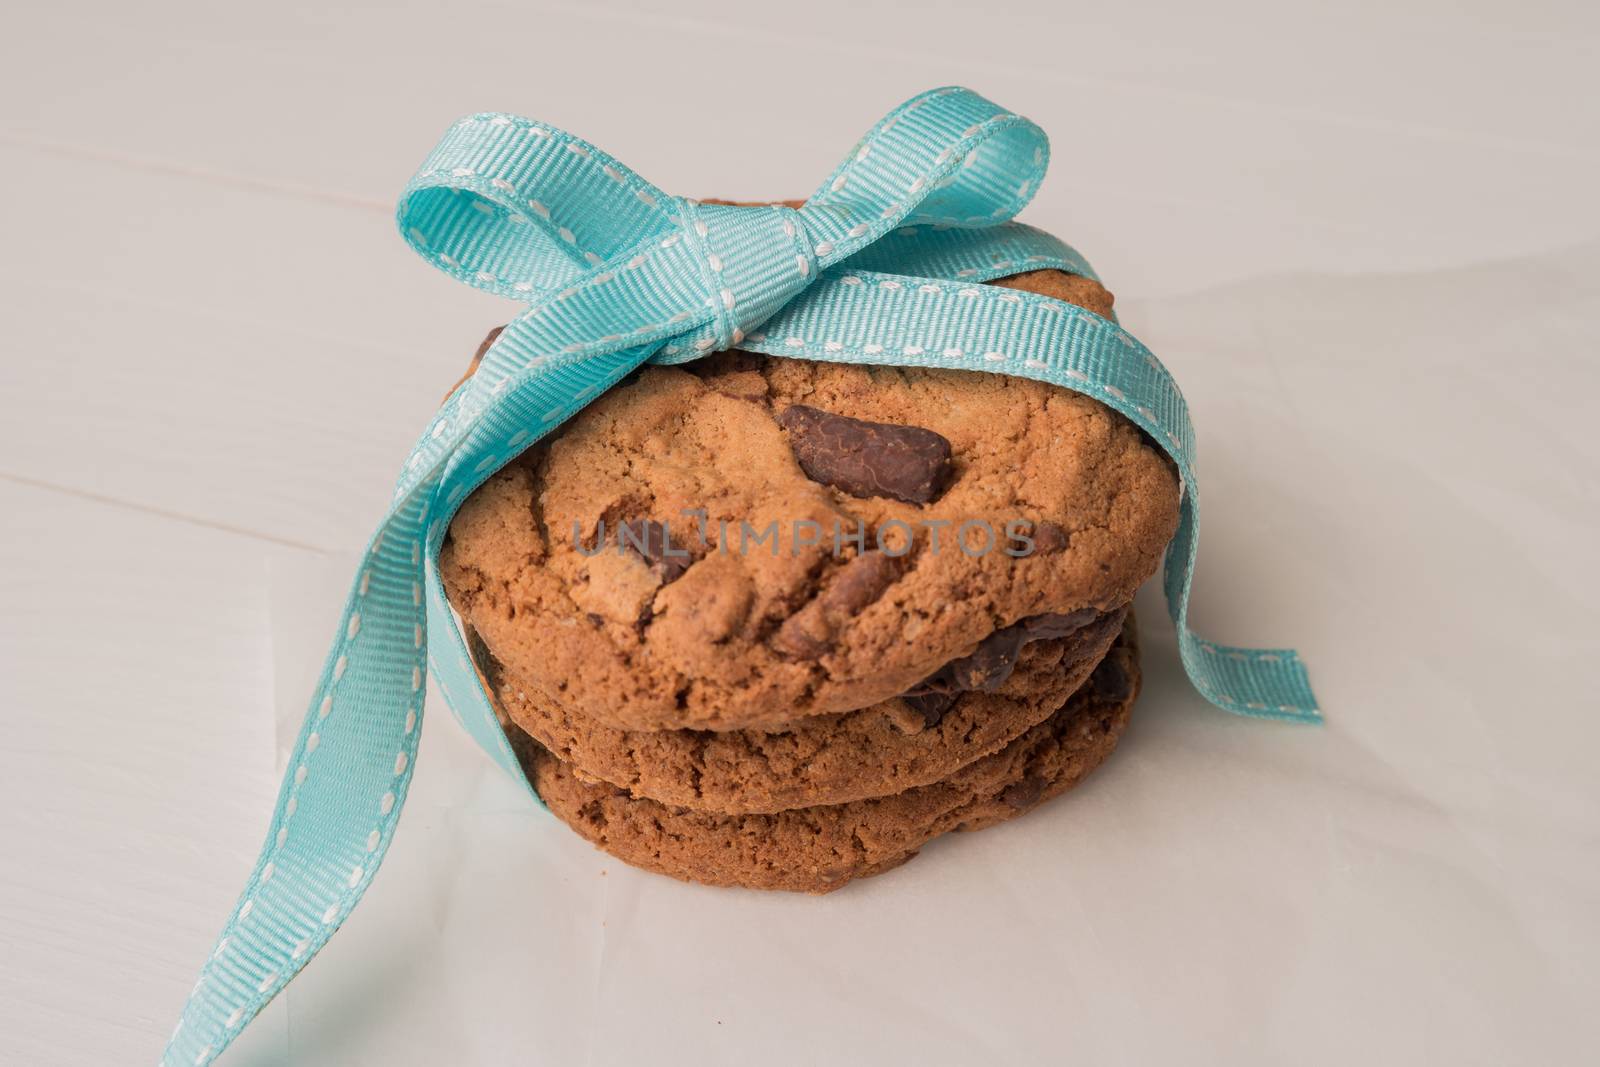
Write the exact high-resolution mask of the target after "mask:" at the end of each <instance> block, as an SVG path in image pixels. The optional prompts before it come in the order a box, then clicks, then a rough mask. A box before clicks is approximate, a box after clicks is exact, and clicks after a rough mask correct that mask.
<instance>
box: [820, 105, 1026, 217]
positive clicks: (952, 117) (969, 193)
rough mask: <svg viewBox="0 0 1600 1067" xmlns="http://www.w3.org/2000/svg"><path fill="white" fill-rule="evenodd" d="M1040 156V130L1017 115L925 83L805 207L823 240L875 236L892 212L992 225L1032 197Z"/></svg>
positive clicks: (886, 118)
mask: <svg viewBox="0 0 1600 1067" xmlns="http://www.w3.org/2000/svg"><path fill="white" fill-rule="evenodd" d="M935 102H937V106H929V105H932V104H934V103H935ZM1049 155H1050V151H1049V139H1048V138H1046V136H1045V134H1044V131H1043V130H1041V129H1040V128H1039V127H1038V126H1035V125H1034V124H1033V123H1032V122H1029V121H1028V120H1027V119H1025V118H1023V117H1022V116H1020V115H1015V114H1012V113H1011V112H1009V111H1007V110H1006V109H1005V108H1002V107H1000V106H999V105H998V104H996V103H994V102H992V101H990V100H987V99H985V98H984V97H982V96H980V95H978V94H977V93H975V92H972V91H971V90H970V89H961V88H945V89H935V90H932V91H931V92H927V93H923V94H922V95H920V96H916V97H913V98H912V99H910V100H908V101H906V102H905V103H904V104H902V105H901V106H899V107H898V108H896V109H895V110H893V111H891V112H890V113H889V114H888V115H886V116H884V118H883V119H882V120H881V121H880V122H879V123H878V124H877V125H876V126H874V127H873V128H872V129H871V130H870V131H868V133H867V135H866V136H865V137H863V138H862V139H861V140H860V141H859V142H857V144H856V147H855V148H854V149H853V150H852V151H851V153H850V155H849V156H848V157H846V159H845V161H844V162H843V163H841V164H840V165H839V167H838V168H837V169H836V170H835V171H834V172H833V173H832V174H831V175H829V176H828V179H827V180H826V181H825V182H823V183H822V186H821V187H820V188H819V189H818V190H817V191H816V192H815V193H814V194H812V196H811V198H810V200H808V201H807V203H806V209H807V214H808V216H810V217H811V219H812V229H813V230H814V231H815V232H816V233H817V234H818V236H819V239H820V240H821V241H822V242H824V244H827V243H838V242H839V241H840V239H841V238H860V237H866V236H868V235H869V234H870V235H871V238H869V239H875V238H876V237H877V236H881V235H882V234H883V233H886V232H888V231H889V230H890V229H892V228H893V227H894V226H896V225H898V224H899V223H900V222H901V221H902V220H909V221H913V222H927V223H938V224H942V225H949V226H973V227H982V226H995V225H998V224H1000V223H1003V222H1005V221H1007V220H1008V219H1010V218H1011V217H1012V216H1014V215H1015V214H1016V213H1017V212H1019V211H1021V210H1022V208H1023V207H1024V206H1026V205H1027V203H1028V201H1029V200H1031V199H1032V198H1033V194H1034V193H1035V192H1036V191H1037V190H1038V188H1039V181H1040V179H1041V178H1043V176H1044V172H1045V168H1046V166H1047V165H1048V163H1049ZM863 224H865V225H863ZM858 247H859V246H858Z"/></svg>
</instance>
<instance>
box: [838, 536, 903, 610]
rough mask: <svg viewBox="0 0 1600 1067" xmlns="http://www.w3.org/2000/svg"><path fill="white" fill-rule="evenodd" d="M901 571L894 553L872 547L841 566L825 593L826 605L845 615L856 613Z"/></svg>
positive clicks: (885, 587)
mask: <svg viewBox="0 0 1600 1067" xmlns="http://www.w3.org/2000/svg"><path fill="white" fill-rule="evenodd" d="M899 574H900V565H899V564H898V563H897V562H896V561H895V558H894V557H893V556H890V555H889V554H887V553H885V552H880V551H878V550H877V549H873V550H872V551H870V552H863V553H861V555H859V556H857V557H856V558H855V559H852V560H851V561H850V562H848V563H846V564H845V565H844V566H843V567H840V568H839V573H838V574H837V575H836V576H835V577H834V579H833V584H832V585H830V586H828V591H827V592H826V593H824V594H822V602H823V605H824V606H825V607H827V608H829V609H831V610H833V611H837V612H839V613H841V614H844V615H855V614H857V613H859V612H860V611H862V609H864V608H866V606H867V605H869V604H871V603H872V602H873V601H875V600H877V599H878V598H879V597H880V596H882V595H883V591H884V590H885V589H887V588H889V586H890V585H892V584H894V580H895V578H896V577H898V576H899Z"/></svg>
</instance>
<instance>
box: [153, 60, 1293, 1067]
mask: <svg viewBox="0 0 1600 1067" xmlns="http://www.w3.org/2000/svg"><path fill="white" fill-rule="evenodd" d="M750 148H751V150H760V149H762V148H763V145H762V144H761V143H752V144H751V145H750ZM1047 156H1048V151H1047V146H1046V142H1045V138H1044V134H1043V133H1041V132H1040V131H1039V129H1038V128H1037V127H1036V126H1034V125H1033V124H1032V123H1030V122H1028V121H1027V120H1026V119H1023V118H1020V117H1018V116H1016V115H1013V114H1011V113H1009V112H1007V111H1006V110H1004V109H1003V108H1000V107H998V106H997V105H995V104H993V103H991V102H989V101H988V100H985V99H984V98H983V97H981V96H978V95H977V94H976V93H972V92H968V91H967V90H964V89H938V90H934V91H933V92H929V93H924V94H922V95H921V96H918V97H915V98H914V99H912V100H910V101H908V102H907V103H905V104H903V105H901V106H900V107H898V108H896V109H895V110H894V111H892V112H890V113H889V114H888V115H887V116H886V117H885V118H884V119H883V120H882V121H880V122H879V123H878V124H877V125H876V126H874V127H873V128H872V129H871V130H870V131H869V132H868V133H867V135H866V136H865V137H863V138H862V139H861V140H860V141H859V142H857V144H856V145H855V147H854V148H853V149H851V151H850V153H849V154H848V155H847V156H846V157H845V159H844V161H843V162H842V163H840V164H839V166H838V167H837V168H835V169H834V171H833V173H832V174H830V175H829V176H828V177H827V178H826V179H824V181H823V182H822V184H821V186H819V187H818V189H817V191H816V192H815V193H813V194H812V195H811V197H810V198H808V199H807V200H806V202H805V204H804V206H802V207H801V208H799V209H797V210H796V209H790V208H786V207H760V208H737V207H729V206H726V205H717V204H703V203H697V202H694V201H689V200H682V199H679V198H677V197H673V196H669V195H668V194H666V193H664V192H662V191H661V190H660V189H658V188H656V187H655V186H654V185H651V184H650V183H649V182H646V181H645V180H644V179H642V178H640V177H639V176H638V175H637V174H635V173H634V172H633V171H632V170H630V169H629V168H627V167H626V166H624V165H623V164H622V163H620V162H618V161H617V160H615V159H613V158H611V157H610V156H608V155H606V154H605V153H604V152H602V151H600V150H599V149H598V148H596V147H594V146H593V145H591V144H588V143H587V142H585V141H582V140H579V139H578V138H576V137H573V136H572V135H570V134H567V133H564V132H562V131H560V130H557V129H555V128H554V127H551V126H547V125H544V124H542V123H538V122H534V121H532V120H529V119H522V118H516V117H514V116H510V115H498V114H485V115H474V116H471V117H470V118H466V119H463V120H461V121H460V122H458V123H456V124H455V125H454V126H452V127H451V128H450V130H449V131H447V133H446V134H445V136H444V138H443V140H441V141H440V143H439V145H438V146H437V147H436V148H435V149H434V151H433V153H432V154H431V155H430V156H429V157H428V159H427V161H426V162H425V163H424V164H423V167H422V169H421V170H420V171H419V172H418V174H417V175H416V176H415V177H414V178H413V179H412V181H411V183H410V185H409V186H407V188H406V190H405V193H404V195H403V196H402V198H401V201H400V209H399V220H400V227H401V231H402V232H403V233H404V234H405V237H406V240H407V241H408V242H409V243H410V244H411V247H412V248H414V249H415V250H416V251H417V252H418V253H419V254H420V255H422V256H423V257H425V258H426V259H427V260H428V261H429V262H430V263H432V264H434V265H435V266H437V267H438V268H440V269H441V270H444V271H445V272H447V273H448V274H450V275H452V276H453V277H455V278H457V279H459V280H461V281H463V282H466V283H467V284H469V285H473V286H476V287H478V288H481V289H486V290H488V291H490V292H494V293H498V294H500V295H502V296H507V297H511V298H513V299H516V300H518V301H521V302H523V303H525V304H526V305H527V306H526V308H525V310H524V311H523V312H522V313H521V314H519V315H518V316H516V318H514V319H513V320H512V322H511V323H510V324H509V325H508V326H507V327H506V328H505V330H504V331H502V332H501V334H500V336H499V339H498V340H497V341H496V342H495V344H494V345H493V346H492V347H491V348H490V349H489V351H488V352H487V353H485V355H484V359H483V361H482V363H481V364H480V366H479V368H478V370H477V372H476V373H474V374H473V375H472V377H471V378H469V379H468V380H467V382H466V383H464V384H463V385H462V387H461V388H459V389H457V390H456V391H455V393H453V394H452V395H451V397H450V398H449V399H448V400H447V401H446V402H445V404H444V405H443V406H442V407H441V408H440V410H439V412H438V413H437V414H436V415H435V416H434V418H433V420H432V421H431V422H430V423H429V425H428V427H427V428H426V429H425V430H424V432H423V434H422V436H421V438H420V439H419V440H418V442H417V444H416V446H415V447H414V448H413V450H412V453H411V455H410V456H409V457H408V458H407V460H406V463H405V467H404V469H403V471H402V473H401V476H400V478H399V482H398V484H397V486H396V488H395V500H394V503H393V505H392V506H391V507H390V509H389V512H388V514H386V515H385V516H384V519H383V522H382V523H381V525H380V526H379V527H378V530H377V532H376V533H375V534H374V535H373V538H372V540H371V541H370V542H369V544H368V546H367V551H366V555H365V559H364V561H363V563H362V565H361V569H360V571H359V572H358V573H357V575H356V578H355V580H354V581H353V582H352V584H351V588H350V593H349V596H348V598H347V601H346V605H345V610H344V614H343V615H342V617H341V618H340V621H339V625H338V627H337V629H336V631H335V635H336V636H335V640H334V643H333V646H332V648H330V650H329V652H328V657H327V660H326V661H325V663H324V666H323V670H322V674H321V675H320V677H319V679H318V682H317V688H316V691H315V692H314V693H313V694H312V697H311V701H310V705H309V708H308V710H307V713H306V718H305V722H304V725H303V726H302V727H301V731H300V735H299V739H298V741H297V742H296V744H295V748H294V751H293V752H292V753H291V755H290V759H289V767H290V768H291V769H290V771H289V773H288V775H287V777H286V778H285V780H284V783H283V786H282V787H281V789H280V792H279V794H278V800H277V806H276V808H275V809H274V811H273V816H272V821H271V824H270V826H269V828H268V831H267V839H266V843H265V845H264V846H263V848H262V851H261V855H260V858H259V859H258V860H257V862H256V867H255V869H254V871H253V872H252V874H251V876H250V881H249V884H248V885H247V887H246V889H245V891H244V893H243V894H242V895H241V896H240V898H239V902H238V904H237V905H236V906H235V909H234V911H233V913H232V915H231V916H230V918H229V920H228V922H227V923H226V925H225V926H224V928H223V932H222V936H221V937H220V939H219V940H218V942H217V945H216V948H215V950H214V951H213V953H212V956H211V958H210V959H209V960H208V961H207V963H206V965H205V967H204V969H203V971H202V973H201V978H200V981H199V982H198V983H197V984H196V986H195V992H194V994H193V996H192V997H191V999H190V1001H189V1004H188V1005H187V1006H186V1008H185V1010H184V1015H183V1018H182V1020H181V1021H180V1023H179V1026H178V1030H177V1031H176V1032H175V1034H174V1035H173V1039H172V1042H171V1044H170V1045H169V1047H168V1049H167V1058H166V1062H169V1063H175V1064H183V1065H185V1067H187V1065H189V1064H204V1063H208V1062H210V1060H211V1059H212V1058H213V1057H214V1056H215V1055H216V1054H217V1053H219V1052H220V1051H221V1050H222V1049H223V1048H224V1047H226V1046H227V1044H228V1043H229V1042H230V1041H231V1040H232V1039H233V1037H234V1036H235V1035H237V1033H238V1032H239V1030H240V1029H241V1028H243V1027H244V1026H245V1025H246V1024H247V1023H248V1022H249V1020H250V1019H251V1018H252V1017H253V1016H254V1015H255V1014H256V1012H258V1011H259V1010H260V1009H261V1007H262V1005H264V1004H265V1003H266V1002H267V1001H268V1000H269V999H271V997H272V996H273V995H274V994H276V993H277V991H278V990H279V989H281V988H283V986H284V985H286V984H287V983H288V982H289V980H290V979H291V978H292V977H293V976H294V975H295V974H296V973H297V972H298V971H299V969H300V968H301V967H303V966H304V965H305V963H306V962H307V961H308V960H310V959H311V957H312V956H314V955H315V954H316V952H317V951H318V949H320V948H321V946H322V945H323V944H324V943H325V942H326V941H327V940H328V938H329V937H330V936H332V934H333V932H334V930H335V929H336V928H337V927H338V925H339V924H340V923H342V922H343V921H344V918H345V917H346V916H347V915H348V914H349V913H350V910H351V909H352V908H354V907H355V905H356V902H357V901H358V900H359V899H360V898H361V895H362V894H363V893H364V892H365V890H366V887H367V885H368V884H369V883H370V881H371V879H372V877H373V874H374V873H375V872H376V870H377V867H378V864H379V862H380V861H381V860H382V858H383V856H384V854H385V852H386V851H387V849H388V846H389V841H390V839H391V837H392V835H393V833H394V828H395V822H396V820H397V818H398V816H399V813H400V809H401V807H402V805H403V804H404V801H405V796H406V790H407V788H408V786H409V783H410V780H411V775H412V773H413V769H414V767H415V756H416V745H417V741H418V738H419V737H420V734H421V726H422V711H423V697H424V695H425V692H426V680H427V676H428V673H429V669H430V667H431V669H432V672H433V673H434V675H435V677H436V678H437V680H438V683H439V685H440V687H441V688H442V689H443V690H444V693H445V695H446V697H447V698H448V700H449V704H450V707H451V710H452V711H453V712H454V713H455V716H456V718H457V719H458V720H459V721H460V722H461V724H462V725H463V727H464V728H465V729H466V730H467V732H468V733H469V734H471V735H472V737H473V738H474V739H476V740H477V741H478V743H479V744H480V745H481V746H482V747H483V749H484V751H486V752H487V753H489V755H490V756H491V757H492V758H494V759H495V760H496V761H498V762H499V763H500V765H501V766H502V767H504V768H505V769H506V770H507V771H508V772H509V773H510V774H511V775H513V776H514V777H515V778H516V779H517V780H518V781H522V782H524V784H526V779H525V778H524V777H523V775H522V773H521V769H520V767H519V765H518V763H517V760H516V757H515V756H514V755H513V753H512V751H511V748H510V745H509V743H508V741H507V739H506V735H505V732H504V730H503V729H502V728H501V726H500V723H499V720H498V719H497V717H496V715H495V712H494V709H493V708H492V707H491V706H490V705H489V703H488V699H487V697H486V696H485V694H484V691H483V689H482V687H481V686H480V685H479V684H478V681H477V677H476V674H475V672H474V668H473V665H472V660H471V657H470V656H469V655H468V653H467V651H466V646H465V643H464V641H463V639H462V635H461V632H460V630H459V628H458V627H457V626H456V623H455V620H454V618H453V616H452V614H451V611H450V607H449V605H448V603H447V601H446V600H445V597H444V591H443V587H442V585H441V583H440V580H439V574H438V567H437V560H438V552H439V548H440V546H441V544H442V543H443V540H444V536H445V530H446V528H447V524H448V523H449V521H450V518H451V516H452V515H453V514H454V513H455V510H456V508H457V507H458V506H459V505H460V504H461V502H462V501H463V500H464V499H465V498H466V496H467V494H469V493H471V492H472V490H473V489H475V488H476V487H477V486H478V485H480V484H482V482H483V481H484V480H485V479H487V478H488V477H489V476H490V475H491V474H492V473H493V472H494V471H495V470H496V469H498V468H499V467H501V466H503V465H504V464H505V463H506V462H508V461H509V460H511V459H512V458H513V457H515V456H516V455H518V454H519V453H521V452H522V451H523V450H525V449H526V448H528V447H529V446H530V445H531V444H533V443H534V442H536V441H538V440H539V439H540V438H542V437H544V436H545V435H547V434H549V433H550V432H551V431H552V430H554V429H555V428H556V427H557V426H559V425H561V423H562V422H564V421H565V420H566V419H568V418H570V417H571V416H572V415H574V414H575V413H576V412H578V411H579V410H580V409H581V408H582V407H583V406H584V405H585V404H587V403H589V402H590V401H592V400H593V399H594V398H595V397H598V396H600V395H601V394H602V393H604V392H605V391H606V389H608V388H610V387H611V386H612V385H613V384H615V383H616V382H617V381H618V380H620V379H621V378H622V377H624V376H625V375H626V374H628V372H630V371H632V370H633V369H634V368H636V367H638V366H640V365H641V364H643V363H645V362H647V361H648V362H654V363H676V362H683V361H686V360H691V359H695V358H698V357H699V356H701V355H703V354H705V353H706V352H709V351H712V350H715V349H719V348H726V347H729V346H731V345H738V346H739V347H741V348H744V349H748V350H751V351H754V352H759V353H764V354H767V355H772V356H798V357H804V358H806V359H814V360H834V361H840V362H850V363H857V364H888V365H895V366H914V367H938V368H957V369H963V370H969V371H987V372H1000V373H1005V374H1011V375H1016V376H1020V377H1028V378H1034V379H1037V380H1040V381H1045V382H1049V383H1051V384H1053V385H1056V386H1060V387H1062V388H1065V389H1070V390H1074V391H1076V392H1079V393H1083V394H1086V395H1088V396H1092V397H1094V398H1095V399H1096V400H1098V401H1100V402H1101V403H1103V404H1105V405H1106V406H1108V407H1110V408H1113V409H1114V410H1116V411H1117V412H1119V413H1120V414H1121V415H1122V416H1123V417H1125V418H1127V419H1128V420H1129V421H1130V422H1132V423H1134V424H1135V425H1136V426H1138V427H1139V428H1140V429H1142V430H1143V431H1144V432H1145V433H1146V434H1147V435H1149V438H1150V439H1151V440H1152V441H1154V442H1155V443H1156V444H1157V445H1158V446H1159V447H1161V448H1162V449H1164V450H1165V451H1166V453H1167V455H1168V457H1169V458H1171V460H1172V462H1173V464H1174V466H1175V467H1176V469H1177V471H1178V473H1179V477H1180V479H1181V481H1182V487H1183V495H1182V502H1181V505H1180V516H1179V524H1178V529H1177V533H1176V534H1175V536H1174V538H1173V542H1172V545H1171V546H1170V548H1169V549H1168V552H1167V559H1166V568H1165V574H1164V585H1165V591H1166V594H1167V604H1168V609H1169V612H1170V613H1171V616H1172V619H1173V622H1174V623H1175V628H1176V633H1177V642H1178V651H1179V655H1180V656H1181V658H1182V660H1183V666H1184V669H1185V670H1186V672H1187V673H1188V675H1189V678H1190V680H1191V681H1192V682H1193V684H1194V686H1195V688H1196V689H1197V690H1198V691H1199V692H1200V693H1201V694H1202V695H1204V696H1205V697H1206V699H1208V700H1210V701H1211V702H1213V703H1215V704H1217V705H1219V706H1221V707H1224V708H1226V709H1228V710H1230V711H1234V712H1238V713H1240V714H1245V715H1254V716H1260V717H1267V718H1279V719H1288V720H1298V721H1316V720H1317V719H1318V718H1319V715H1318V713H1317V710H1316V701H1315V698H1314V697H1313V696H1312V693H1311V689H1310V685H1309V682H1308V681H1307V678H1306V673H1305V669H1304V667H1303V666H1302V665H1301V663H1300V660H1299V657H1298V656H1297V655H1296V654H1295V653H1294V652H1293V651H1292V650H1290V649H1249V648H1234V647H1230V646H1226V645H1218V644H1214V643H1212V642H1209V641H1205V640H1202V639H1201V638H1199V637H1198V636H1197V635H1196V634H1194V633H1193V632H1192V631H1191V630H1190V629H1189V627H1188V603H1189V587H1190V580H1191V576H1192V574H1193V568H1194V563H1195V557H1196V551H1197V544H1198V541H1197V538H1198V530H1199V499H1198V485H1197V483H1196V480H1195V469H1194V444H1195V442H1194V431H1193V428H1192V427H1191V426H1190V424H1189V415H1188V408H1187V405H1186V404H1185V403H1184V400H1183V394H1182V393H1181V392H1179V390H1178V387H1177V384H1176V383H1175V382H1173V380H1172V378H1171V376H1170V375H1169V374H1168V373H1167V372H1166V370H1165V368H1163V367H1162V366H1161V363H1160V361H1159V360H1157V359H1156V357H1155V356H1154V355H1152V354H1151V353H1150V351H1149V350H1148V349H1146V348H1145V347H1144V346H1143V345H1142V344H1140V343H1139V342H1138V340H1137V339H1135V338H1134V337H1132V336H1131V335H1130V334H1128V333H1127V332H1126V331H1125V330H1123V329H1122V328H1121V327H1120V326H1119V325H1118V324H1117V322H1116V321H1115V319H1114V318H1102V317H1101V316H1099V315H1096V314H1094V313H1092V312H1090V311H1086V310H1084V309H1083V308H1079V307H1076V306H1074V305H1071V304H1066V303H1063V302H1061V301H1058V300H1052V299H1050V298H1048V297H1044V296H1037V295H1034V294H1030V293H1022V292H1016V291H1013V290H1010V289H1006V288H1001V287H996V286H987V285H982V284H979V283H982V282H985V281H991V280H994V279H996V278H1001V277H1004V276H1006V275H1011V274H1016V273H1019V272H1021V271H1026V270H1037V269H1045V268H1055V269H1059V270H1063V271H1066V272H1069V273H1073V274H1081V275H1085V276H1087V277H1090V278H1093V277H1094V272H1093V270H1092V269H1091V268H1090V266H1089V264H1088V263H1087V262H1086V261H1085V260H1084V259H1083V257H1081V256H1079V255H1078V253H1077V252H1075V251H1073V249H1071V248H1070V247H1068V246H1067V245H1065V244H1063V243H1062V242H1061V241H1059V240H1057V239H1056V238H1054V237H1052V236H1050V235H1049V234H1046V233H1042V232H1040V231H1038V230H1035V229H1032V228H1030V227H1027V226H1023V225H1020V224H1018V223H1016V222H1014V221H1012V218H1013V216H1014V215H1015V214H1016V213H1017V212H1018V211H1019V210H1020V209H1021V208H1022V207H1023V205H1024V204H1026V203H1027V202H1028V200H1029V199H1030V198H1031V197H1032V195H1033V193H1034V191H1035V190H1036V189H1037V188H1038V186H1039V181H1040V179H1041V178H1042V177H1043V175H1044V169H1045V163H1046V159H1047Z"/></svg>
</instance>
